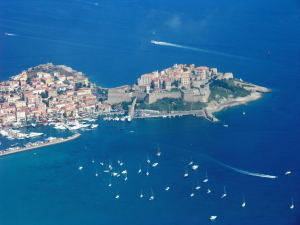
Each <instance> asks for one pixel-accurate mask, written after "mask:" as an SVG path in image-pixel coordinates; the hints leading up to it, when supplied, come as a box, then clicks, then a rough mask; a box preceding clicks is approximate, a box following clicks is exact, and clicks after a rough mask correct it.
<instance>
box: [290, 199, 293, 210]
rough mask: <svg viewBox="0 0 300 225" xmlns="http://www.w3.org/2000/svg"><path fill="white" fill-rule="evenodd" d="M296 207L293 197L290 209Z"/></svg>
mask: <svg viewBox="0 0 300 225" xmlns="http://www.w3.org/2000/svg"><path fill="white" fill-rule="evenodd" d="M293 208H294V199H293V198H292V204H291V206H290V209H293Z"/></svg>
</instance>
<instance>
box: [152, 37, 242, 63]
mask: <svg viewBox="0 0 300 225" xmlns="http://www.w3.org/2000/svg"><path fill="white" fill-rule="evenodd" d="M151 43H153V44H156V45H164V46H170V47H176V48H183V49H189V50H194V51H199V52H206V53H212V54H217V55H224V56H229V57H234V58H239V59H248V58H247V57H243V56H237V55H232V54H228V53H223V52H218V51H211V50H206V49H201V48H194V47H188V46H184V45H176V44H172V43H168V42H162V41H154V40H152V41H151Z"/></svg>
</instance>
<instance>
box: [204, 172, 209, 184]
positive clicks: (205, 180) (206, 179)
mask: <svg viewBox="0 0 300 225" xmlns="http://www.w3.org/2000/svg"><path fill="white" fill-rule="evenodd" d="M207 181H208V177H207V171H205V179H204V180H203V182H204V183H206V182H207Z"/></svg>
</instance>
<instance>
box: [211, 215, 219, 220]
mask: <svg viewBox="0 0 300 225" xmlns="http://www.w3.org/2000/svg"><path fill="white" fill-rule="evenodd" d="M217 217H218V216H211V217H210V218H209V219H210V220H215V219H217Z"/></svg>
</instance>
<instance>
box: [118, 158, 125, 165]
mask: <svg viewBox="0 0 300 225" xmlns="http://www.w3.org/2000/svg"><path fill="white" fill-rule="evenodd" d="M119 164H120V166H123V164H124V163H123V160H122V156H121V160H120V163H119Z"/></svg>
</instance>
